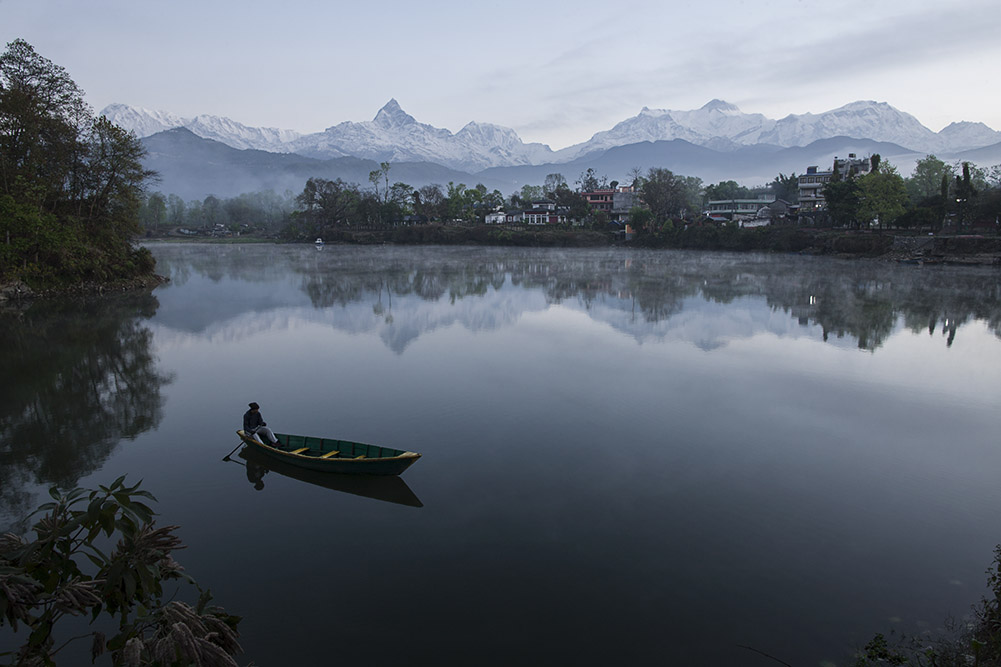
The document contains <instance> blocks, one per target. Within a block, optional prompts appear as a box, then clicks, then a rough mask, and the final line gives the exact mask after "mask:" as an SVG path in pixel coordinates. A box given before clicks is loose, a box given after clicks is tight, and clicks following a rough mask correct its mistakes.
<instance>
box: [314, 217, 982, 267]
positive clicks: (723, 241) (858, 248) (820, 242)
mask: <svg viewBox="0 0 1001 667" xmlns="http://www.w3.org/2000/svg"><path fill="white" fill-rule="evenodd" d="M324 240H325V241H326V242H327V243H328V244H360V245H376V244H387V243H388V244H400V245H410V244H414V245H424V244H435V245H500V246H518V247H540V248H593V247H601V246H619V247H636V248H653V249H677V250H709V251H714V250H726V251H734V252H778V253H796V254H804V255H833V256H837V257H845V258H877V259H885V260H889V261H898V262H907V263H914V264H919V263H920V264H971V265H988V266H990V265H995V266H1001V237H998V236H979V235H941V234H940V235H934V236H929V235H927V234H924V235H919V234H914V233H911V234H907V233H893V232H871V231H855V230H847V231H846V230H829V229H812V228H805V227H793V226H774V227H759V228H755V229H739V228H730V227H717V226H708V225H706V226H691V227H688V228H687V229H684V228H682V229H675V230H670V231H662V232H658V233H650V234H638V235H636V236H635V237H633V238H631V239H626V237H625V235H624V234H622V233H615V232H597V231H591V230H578V229H554V228H546V227H540V228H533V227H507V226H495V225H470V226H464V225H455V226H452V225H421V226H414V227H398V228H393V229H386V230H352V229H339V230H335V231H333V232H331V233H330V234H328V236H327V237H326V238H325V239H324Z"/></svg>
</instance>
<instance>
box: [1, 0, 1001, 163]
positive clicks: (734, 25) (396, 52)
mask: <svg viewBox="0 0 1001 667" xmlns="http://www.w3.org/2000/svg"><path fill="white" fill-rule="evenodd" d="M999 36H1001V0H964V2H962V3H958V2H942V0H934V1H929V0H840V1H836V2H823V1H821V0H805V1H800V0H746V1H741V0H727V1H715V2H714V1H712V0H702V1H701V2H698V1H696V2H682V1H672V0H659V1H658V0H623V1H622V2H615V3H613V2H607V1H606V0H603V1H601V2H596V1H594V0H577V1H576V2H572V3H571V2H551V1H550V0H532V1H528V0H508V1H507V2H505V3H503V4H500V3H497V4H495V3H477V2H468V1H467V0H462V1H458V0H432V2H412V1H410V0H406V1H403V0H381V1H369V2H355V1H352V0H340V1H338V2H329V1H325V0H283V1H282V2H266V1H264V0H240V2H235V1H232V0H171V1H170V2H166V1H164V0H159V1H156V0H86V1H82V0H0V42H2V44H3V45H6V44H7V43H9V42H10V41H11V40H13V39H15V38H22V39H25V40H27V41H28V42H29V43H30V44H31V45H32V46H33V47H34V48H35V50H36V51H37V52H38V53H39V54H41V55H43V56H45V57H46V58H48V59H50V60H52V61H53V62H55V63H56V64H58V65H62V66H63V67H65V68H66V70H67V72H68V73H69V74H70V76H71V77H72V78H73V79H74V81H76V83H77V84H78V85H79V86H80V87H81V88H82V89H83V90H84V92H85V93H86V99H87V101H88V102H89V103H90V104H91V106H93V107H94V109H95V110H97V111H100V110H101V109H103V108H104V107H105V106H107V105H108V104H111V103H113V102H121V103H124V104H130V105H134V106H139V107H145V108H147V109H157V110H162V111H169V112H172V113H175V114H178V115H181V116H186V117H190V116H196V115H199V114H211V115H216V116H226V117H229V118H231V119H233V120H235V121H238V122H240V123H243V124H245V125H250V126H255V127H278V128H282V129H292V130H297V131H300V132H318V131H321V130H323V129H325V128H327V127H330V126H332V125H336V124H337V123H340V122H343V121H364V120H371V119H372V118H373V117H374V116H375V114H376V112H377V111H378V110H379V109H380V108H381V107H382V106H383V105H384V104H385V103H386V102H387V101H389V100H390V99H391V98H395V99H396V100H397V101H398V102H399V104H400V106H401V107H402V108H403V109H404V110H405V111H406V112H408V113H409V114H410V115H412V116H414V117H415V118H416V119H417V120H418V121H420V122H423V123H428V124H431V125H434V126H436V127H443V128H447V129H449V130H451V131H452V132H457V131H458V130H459V129H461V128H462V126H464V125H465V124H466V123H468V122H469V121H474V120H475V121H477V122H481V123H494V124H497V125H503V126H505V127H511V128H514V129H515V130H516V131H517V132H518V134H519V135H520V136H521V138H522V139H523V140H524V141H526V142H528V141H537V142H541V143H545V144H548V145H550V146H551V147H552V148H554V149H559V148H563V147H565V146H568V145H572V144H576V143H579V142H583V141H586V140H587V139H589V138H590V137H591V136H592V135H593V134H594V133H595V132H599V131H602V130H607V129H610V128H611V127H612V126H613V125H615V124H616V123H618V122H619V121H622V120H625V119H626V118H629V117H631V116H635V115H636V114H637V113H639V112H640V110H641V109H642V108H643V107H650V108H652V109H681V110H683V109H694V108H698V107H701V106H702V105H703V104H705V103H706V102H708V101H709V100H711V99H714V98H718V99H723V100H725V101H727V102H730V103H732V104H736V105H737V106H739V107H740V108H741V110H742V111H744V112H747V113H762V114H764V115H766V116H768V117H771V118H782V117H784V116H786V115H788V114H792V113H795V114H802V113H807V112H812V113H819V112H823V111H827V110H830V109H834V108H836V107H840V106H842V105H844V104H848V103H849V102H853V101H856V100H876V101H879V102H887V103H889V104H891V105H892V106H894V107H896V108H897V109H900V110H901V111H905V112H907V113H910V114H912V115H913V116H915V117H916V118H917V119H918V120H919V121H921V122H922V123H924V124H925V125H926V126H927V127H929V128H930V129H932V130H935V131H938V130H940V129H942V128H943V127H944V126H946V125H948V124H949V123H951V122H954V121H962V120H968V121H979V122H983V123H986V124H987V125H989V126H990V127H991V128H993V129H995V130H1001V77H999V75H998V72H999V65H1001V37H999Z"/></svg>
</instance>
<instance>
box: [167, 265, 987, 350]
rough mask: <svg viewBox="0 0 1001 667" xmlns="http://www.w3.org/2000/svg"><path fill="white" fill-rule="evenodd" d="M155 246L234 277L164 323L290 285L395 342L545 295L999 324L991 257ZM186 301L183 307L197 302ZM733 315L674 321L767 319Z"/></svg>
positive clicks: (637, 325) (794, 319)
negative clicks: (932, 261) (753, 304)
mask: <svg viewBox="0 0 1001 667" xmlns="http://www.w3.org/2000/svg"><path fill="white" fill-rule="evenodd" d="M154 250H155V252H156V254H157V256H158V257H160V258H161V261H162V265H163V266H166V267H169V270H170V273H171V278H172V279H173V280H174V282H175V284H183V283H186V282H188V281H189V280H192V279H193V277H195V276H202V277H203V278H207V279H208V281H209V282H211V283H212V285H211V286H207V289H208V288H213V287H214V288H216V289H223V290H225V289H227V287H226V286H224V285H221V284H220V283H221V282H223V281H224V279H229V280H230V281H231V282H233V283H234V285H233V286H232V289H231V297H229V298H223V299H221V300H220V301H221V303H222V305H221V307H218V306H217V308H216V309H215V310H213V311H212V312H205V313H201V318H200V320H199V321H198V322H197V323H195V322H191V321H189V322H174V323H172V324H173V325H174V326H176V327H177V328H179V329H182V330H184V329H187V330H207V329H211V328H212V325H213V324H215V323H219V322H221V321H222V320H223V319H225V320H229V321H232V320H236V319H239V318H240V317H241V316H250V315H251V314H253V316H254V317H255V319H257V320H258V326H257V328H260V327H261V325H260V322H259V317H257V316H259V315H261V314H264V313H269V312H270V313H276V312H277V311H279V310H281V309H286V311H287V309H288V308H289V307H295V306H296V305H297V304H299V303H300V301H299V299H297V298H296V296H295V295H294V294H291V292H292V290H293V289H295V290H298V291H299V295H300V296H305V297H306V299H307V300H308V304H309V305H310V306H312V308H313V309H315V310H321V311H324V313H323V315H322V318H325V319H327V321H329V323H330V324H331V325H332V326H334V327H335V328H338V329H341V330H346V331H350V332H358V331H372V330H373V329H374V330H378V331H379V334H380V336H381V337H382V338H383V340H384V341H385V342H386V344H387V345H388V346H389V347H390V348H392V349H393V350H395V351H397V352H402V351H403V350H404V349H405V348H406V347H407V345H409V344H410V343H411V342H413V341H414V340H416V339H417V338H418V337H419V336H420V335H421V334H423V333H426V332H428V331H431V330H434V329H437V328H440V327H443V326H448V325H450V324H452V323H455V322H459V323H461V324H463V325H464V326H465V327H467V328H469V329H470V330H474V331H475V330H490V329H496V328H499V327H501V326H504V325H506V324H509V323H511V322H513V321H515V320H517V319H518V318H520V317H521V316H522V315H523V314H525V313H528V312H533V311H538V310H543V309H545V308H547V307H548V306H550V305H552V304H562V305H564V306H567V307H570V308H575V309H580V310H583V311H584V312H586V313H587V314H588V315H589V317H591V318H592V319H594V320H596V321H600V322H605V323H607V324H609V325H611V326H612V327H613V328H615V329H617V330H620V331H622V332H623V333H626V334H628V335H630V336H632V337H635V338H636V339H638V340H641V341H642V340H644V339H647V338H660V337H663V336H665V335H667V334H668V332H671V331H672V330H673V329H674V323H672V320H676V319H678V318H679V317H680V316H682V315H683V314H685V313H686V312H688V311H693V310H697V309H705V308H706V307H709V306H712V305H714V304H718V305H727V304H732V303H734V302H735V301H737V300H739V299H744V300H758V301H759V302H760V301H762V300H763V302H764V303H765V304H766V305H767V307H768V309H769V310H770V311H771V312H772V313H778V312H781V313H785V314H787V315H788V316H789V319H788V320H787V321H788V322H789V323H790V324H791V327H790V326H789V325H786V326H784V327H783V328H782V330H776V331H774V332H775V333H779V334H783V333H788V332H789V331H791V330H795V329H802V328H805V327H817V328H818V329H819V331H818V333H819V335H820V336H821V337H822V338H823V340H825V341H826V340H830V339H832V338H833V339H849V340H852V341H854V343H855V344H856V345H857V346H858V347H859V348H861V349H865V350H876V349H878V348H880V347H881V346H882V345H883V344H884V343H885V341H886V339H887V337H888V336H889V335H890V334H891V333H892V332H893V331H894V330H895V329H896V328H897V327H898V325H899V324H901V323H902V324H903V326H905V327H907V328H908V329H910V330H912V331H914V332H919V331H923V330H927V331H928V332H929V333H930V334H935V333H936V332H941V334H942V336H943V338H944V342H945V344H946V345H947V346H952V345H953V344H954V342H955V340H956V332H957V330H958V329H960V328H961V327H962V326H963V325H964V324H966V323H968V322H970V321H972V320H982V321H984V322H985V323H986V324H987V326H988V328H989V329H990V330H991V331H992V332H993V333H994V334H995V335H997V336H999V337H1001V281H999V280H998V272H997V270H996V269H991V268H980V267H977V268H961V267H913V266H899V265H895V264H889V263H885V262H870V261H859V260H853V261H840V260H832V259H828V258H815V257H807V258H800V257H794V256H765V255H733V254H724V253H721V254H697V253H685V252H635V251H617V250H599V251H595V250H574V251H567V252H564V251H558V250H551V249H547V250H533V249H505V248H458V249H456V248H396V247H389V248H387V247H380V248H357V247H347V248H345V247H336V248H331V249H330V250H331V252H325V253H322V254H321V253H316V252H313V251H312V249H308V250H310V252H308V253H304V252H303V251H302V249H301V248H296V247H273V246H267V247H261V246H235V247H234V246H229V247H218V246H215V247H213V246H209V247H204V246H190V245H189V246H157V247H155V248H154ZM290 276H291V277H292V278H291V282H286V284H285V287H286V289H287V290H288V291H289V293H285V294H279V293H277V292H276V285H275V284H274V283H275V282H279V283H280V282H281V281H282V280H283V279H284V280H286V281H289V280H290ZM247 281H249V282H251V283H261V282H262V281H271V282H270V283H269V288H268V289H267V290H264V289H262V290H246V289H237V288H236V284H241V285H242V286H243V287H245V286H246V283H247ZM302 305H304V304H302ZM185 306H186V308H185V309H184V312H185V313H186V315H185V317H187V318H189V320H190V318H192V317H193V316H194V314H193V309H191V308H190V304H185ZM359 306H364V307H363V308H359ZM167 310H170V309H169V308H168V309H167ZM161 315H166V313H161ZM284 316H285V317H286V318H287V317H288V313H287V312H286V313H285V315H284ZM161 319H163V317H161ZM167 319H168V320H169V317H168V318H167ZM312 319H320V318H319V317H318V316H316V315H314V316H313V317H312ZM734 326H735V323H733V322H729V323H725V322H720V321H715V322H713V321H712V320H711V318H710V319H709V320H706V321H705V322H703V323H702V324H701V327H702V329H701V330H699V331H697V332H695V331H689V332H687V333H684V332H682V333H681V335H687V336H688V337H689V339H690V340H691V342H693V343H695V344H696V345H699V346H700V347H702V348H703V349H713V348H716V347H719V346H721V345H724V344H725V343H726V340H727V339H729V338H733V337H742V336H747V335H751V334H753V333H756V332H758V331H760V330H762V329H763V328H765V326H766V325H764V324H762V323H761V322H755V323H752V324H750V325H748V324H747V323H744V324H743V325H741V326H740V327H737V328H734ZM770 326H771V327H772V328H773V329H774V328H775V323H772V324H771V325H770ZM706 327H709V328H706ZM230 331H231V333H232V331H233V328H232V327H230ZM674 333H675V334H678V333H679V332H678V331H677V330H675V331H674Z"/></svg>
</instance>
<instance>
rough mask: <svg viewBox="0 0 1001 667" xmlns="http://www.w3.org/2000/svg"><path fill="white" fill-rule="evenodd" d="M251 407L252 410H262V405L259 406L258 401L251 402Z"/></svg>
mask: <svg viewBox="0 0 1001 667" xmlns="http://www.w3.org/2000/svg"><path fill="white" fill-rule="evenodd" d="M250 409H251V410H260V409H261V406H259V405H258V404H257V403H251V404H250Z"/></svg>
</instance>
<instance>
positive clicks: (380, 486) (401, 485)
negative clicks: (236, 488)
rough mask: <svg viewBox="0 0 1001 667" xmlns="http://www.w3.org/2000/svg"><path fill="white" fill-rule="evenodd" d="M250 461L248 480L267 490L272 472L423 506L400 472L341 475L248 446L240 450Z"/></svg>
mask: <svg viewBox="0 0 1001 667" xmlns="http://www.w3.org/2000/svg"><path fill="white" fill-rule="evenodd" d="M238 456H239V457H240V458H242V459H243V460H244V461H246V463H245V464H244V465H245V466H246V473H247V481H248V482H250V483H251V484H252V485H253V487H254V489H255V490H257V491H263V490H264V487H265V476H266V475H267V474H268V473H269V472H275V473H276V474H278V475H282V476H284V477H289V478H291V479H295V480H298V481H300V482H305V483H307V484H313V485H314V486H320V487H323V488H325V489H332V490H334V491H340V492H342V493H350V494H352V495H356V496H362V497H365V498H372V499H375V500H381V501H383V502H387V503H396V504H398V505H409V506H410V507H423V506H424V504H423V503H422V502H421V501H420V498H418V497H417V494H415V493H414V492H413V491H412V490H411V489H410V487H409V486H407V483H406V482H404V481H403V479H402V478H401V477H396V476H376V475H341V474H337V473H329V472H317V471H315V470H305V469H303V468H298V467H296V466H293V465H289V464H287V463H283V462H281V461H276V460H274V459H270V458H268V457H266V456H264V455H263V454H261V453H259V452H257V451H256V450H253V449H250V448H248V447H244V448H243V449H241V450H240V453H239V454H238Z"/></svg>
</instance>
